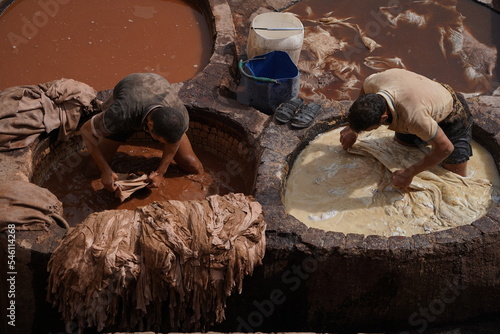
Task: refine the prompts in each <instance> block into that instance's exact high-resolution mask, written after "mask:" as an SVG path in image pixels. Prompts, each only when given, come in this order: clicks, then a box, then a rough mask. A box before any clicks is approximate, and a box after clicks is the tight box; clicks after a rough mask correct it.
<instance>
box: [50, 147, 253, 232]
mask: <svg viewBox="0 0 500 334" xmlns="http://www.w3.org/2000/svg"><path fill="white" fill-rule="evenodd" d="M195 153H196V154H197V156H198V158H199V159H200V160H201V162H202V163H203V166H204V168H205V172H204V173H203V174H199V175H187V174H186V173H184V172H183V171H182V170H181V169H180V168H179V167H177V166H176V165H175V164H171V165H170V166H169V168H168V170H167V173H166V174H165V177H164V180H163V182H162V184H161V185H160V186H159V187H158V188H143V189H140V190H138V191H136V192H135V193H134V194H132V196H131V197H129V198H128V199H126V200H125V201H124V202H123V203H121V202H120V200H119V199H118V198H116V197H115V196H114V193H113V192H110V191H108V190H106V189H104V187H103V185H102V183H101V181H100V178H99V177H97V178H87V177H86V176H85V175H84V170H83V166H85V160H86V159H89V158H90V157H88V154H87V152H86V151H80V152H75V153H74V154H78V155H79V156H80V157H82V158H79V157H75V156H69V157H68V158H67V159H66V160H63V161H61V162H60V163H58V164H57V165H55V166H54V167H53V168H52V169H51V173H49V174H48V175H47V176H46V179H45V181H42V184H41V185H42V186H43V187H45V188H47V189H49V190H50V191H51V192H52V193H53V194H54V195H56V196H57V198H59V200H60V201H61V202H62V203H63V216H64V218H65V219H66V220H67V221H68V223H69V224H70V225H71V226H75V225H76V224H78V223H81V222H82V221H83V220H84V219H85V218H86V217H87V216H88V215H89V214H91V213H92V212H99V211H104V210H123V209H128V210H134V209H136V208H137V207H140V206H144V205H147V204H149V203H152V202H154V201H166V200H181V201H183V200H201V199H204V198H205V197H206V196H210V195H215V194H219V195H225V194H228V193H230V192H243V193H245V192H246V189H245V182H244V180H243V178H242V175H236V176H234V177H231V178H228V179H226V178H224V177H221V174H220V173H219V172H220V171H224V170H225V168H226V166H227V164H228V162H227V161H224V160H223V159H221V158H219V157H217V156H216V155H215V154H213V153H211V152H207V151H203V150H201V149H196V148H195ZM161 155H162V151H161V146H160V145H159V144H157V143H152V142H143V143H134V144H133V145H122V146H120V148H119V150H118V152H117V154H116V155H115V157H114V158H113V161H112V163H111V168H112V169H113V170H114V171H115V172H117V173H136V174H144V173H145V174H149V173H150V172H152V171H154V170H155V169H156V166H158V164H159V163H160V159H161ZM74 161H81V162H82V163H80V164H77V166H75V167H73V168H68V167H70V166H72V165H73V166H74V165H75V164H74Z"/></svg>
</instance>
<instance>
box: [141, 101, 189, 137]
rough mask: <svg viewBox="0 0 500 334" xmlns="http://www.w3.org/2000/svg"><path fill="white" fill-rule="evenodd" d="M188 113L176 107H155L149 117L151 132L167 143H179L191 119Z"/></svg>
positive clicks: (148, 122)
mask: <svg viewBox="0 0 500 334" xmlns="http://www.w3.org/2000/svg"><path fill="white" fill-rule="evenodd" d="M186 115H187V114H186V113H184V112H182V111H179V110H177V109H174V108H169V107H159V108H155V109H153V110H152V111H151V112H150V113H149V115H148V117H147V126H148V128H149V132H150V133H151V135H152V136H153V138H154V137H157V138H155V139H159V138H163V139H164V140H165V141H166V142H167V143H169V144H174V143H177V142H178V141H179V140H180V139H181V137H182V135H183V134H184V132H186V130H187V128H188V125H189V120H188V118H187V116H186Z"/></svg>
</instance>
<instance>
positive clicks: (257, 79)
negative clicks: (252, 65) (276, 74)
mask: <svg viewBox="0 0 500 334" xmlns="http://www.w3.org/2000/svg"><path fill="white" fill-rule="evenodd" d="M252 59H254V60H255V59H266V57H261V58H257V57H254V58H252ZM247 62H249V60H246V61H243V60H240V62H239V63H238V67H239V69H240V72H241V73H242V74H243V75H244V76H245V77H247V78H249V79H253V80H256V81H262V82H272V83H275V84H278V85H281V82H280V81H279V80H276V79H271V78H266V77H256V76H253V75H250V74H248V73H246V72H245V70H244V69H243V64H245V63H247Z"/></svg>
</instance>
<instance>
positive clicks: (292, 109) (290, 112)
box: [274, 97, 304, 123]
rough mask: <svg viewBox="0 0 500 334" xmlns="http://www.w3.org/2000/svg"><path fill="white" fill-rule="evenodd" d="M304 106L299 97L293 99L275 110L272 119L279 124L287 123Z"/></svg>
mask: <svg viewBox="0 0 500 334" xmlns="http://www.w3.org/2000/svg"><path fill="white" fill-rule="evenodd" d="M303 104H304V100H302V99H301V98H300V97H294V98H292V99H290V100H288V101H285V102H283V103H282V104H280V105H279V106H278V108H276V111H275V113H274V117H275V118H276V120H277V121H280V122H281V123H287V122H289V121H290V120H291V119H292V118H293V116H294V115H295V114H296V113H297V111H298V110H299V109H300V107H302V105H303Z"/></svg>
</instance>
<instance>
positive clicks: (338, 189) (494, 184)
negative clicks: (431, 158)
mask: <svg viewBox="0 0 500 334" xmlns="http://www.w3.org/2000/svg"><path fill="white" fill-rule="evenodd" d="M341 130H342V129H335V130H333V131H330V132H327V133H324V134H321V135H320V136H318V137H317V138H316V139H315V140H313V141H312V142H311V143H310V144H309V145H308V146H307V147H306V148H305V149H304V151H303V152H301V154H300V155H299V157H298V158H297V159H296V161H295V163H294V166H293V168H292V171H291V173H290V176H289V178H288V180H287V186H286V191H285V206H286V208H287V210H288V212H289V213H290V214H291V215H293V216H295V217H296V218H297V219H299V220H300V221H302V222H303V223H304V224H306V225H307V226H309V227H315V228H319V229H323V230H326V231H338V232H344V233H360V234H366V235H368V234H377V235H384V236H392V235H406V236H409V235H413V234H419V233H428V232H434V231H438V230H442V229H446V228H450V227H453V226H456V225H458V224H457V220H455V219H454V220H453V221H450V222H444V223H443V221H442V220H441V221H439V220H437V219H435V217H434V215H433V210H434V209H435V208H436V207H438V204H435V203H427V202H426V201H427V199H423V200H422V201H424V203H420V204H421V205H419V208H415V207H413V208H411V207H409V202H410V201H408V198H406V197H407V196H406V197H405V193H404V192H402V191H401V190H399V189H397V188H395V187H393V186H392V185H391V184H390V181H389V180H390V172H389V170H388V169H387V168H386V167H384V165H382V164H381V163H380V162H379V161H378V160H377V159H375V158H372V157H366V156H360V155H356V154H352V153H349V152H346V151H344V150H343V149H342V147H341V145H340V141H339V138H340V131H341ZM375 134H376V136H378V137H389V136H390V137H391V138H392V136H393V135H394V132H392V131H389V130H387V129H385V128H379V129H377V130H376V131H371V132H367V133H363V134H362V135H361V136H360V139H363V138H365V137H367V136H368V137H369V139H370V138H371V136H373V137H374V135H375ZM388 142H389V144H390V145H396V146H395V147H397V145H399V144H397V143H396V142H394V141H393V140H388ZM472 146H473V152H474V153H473V156H472V157H471V160H470V161H469V164H468V175H469V176H468V177H467V178H461V177H456V175H455V174H452V176H453V177H455V178H456V179H457V180H458V182H459V183H460V182H461V181H460V180H461V179H464V180H467V181H468V182H471V183H474V185H475V187H470V188H469V187H468V188H466V190H465V191H463V190H462V189H461V188H458V189H457V193H453V192H452V193H451V195H450V191H448V192H446V191H444V192H443V197H445V199H446V200H448V199H449V198H450V197H453V199H452V200H451V202H456V203H457V205H458V209H457V208H452V209H453V210H455V211H457V210H458V212H460V210H461V205H462V204H463V201H464V200H465V199H463V198H458V199H457V200H455V198H454V196H458V197H460V194H461V193H467V196H469V197H467V199H468V200H469V202H474V203H472V204H471V205H475V204H476V202H477V204H478V205H479V207H478V208H477V210H478V212H477V214H476V212H473V213H472V214H471V213H470V210H469V211H468V212H467V215H469V216H470V219H469V221H465V222H464V221H460V223H459V224H464V223H467V222H468V223H471V222H472V221H474V220H475V219H477V218H479V216H480V215H484V214H485V213H486V210H487V209H488V207H489V206H491V205H493V200H494V199H495V200H496V199H497V198H498V193H499V192H498V189H499V188H500V176H499V173H498V171H497V169H496V166H495V163H494V160H493V158H492V156H491V154H489V153H488V152H487V151H486V149H484V147H482V146H481V145H480V144H478V143H477V142H475V141H474V142H473V145H472ZM400 148H401V146H400ZM403 150H404V151H403V152H405V154H406V152H409V153H408V154H410V153H412V150H413V151H414V153H415V154H420V155H422V154H423V153H422V152H421V151H419V150H418V149H416V148H406V147H405V148H403ZM435 168H438V170H437V174H440V173H451V172H447V171H444V170H443V169H442V168H441V167H435ZM432 171H434V169H433V170H432ZM447 175H448V174H447ZM477 178H480V179H482V180H477ZM484 179H487V180H489V182H488V181H487V180H484ZM476 181H478V182H476ZM414 182H416V184H417V185H418V180H417V178H415V179H414ZM412 185H413V184H412ZM472 189H474V191H475V192H476V194H468V192H470V191H471V190H472ZM413 194H414V195H415V196H414V198H419V196H420V193H418V192H413ZM457 194H458V195H457ZM447 196H448V198H446V197H447ZM422 198H423V197H422ZM417 202H418V200H417ZM462 206H463V205H462ZM422 208H423V209H422ZM426 208H428V210H427V211H426V210H425V209H426ZM453 210H452V211H453ZM419 214H421V216H419ZM459 216H461V215H459Z"/></svg>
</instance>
